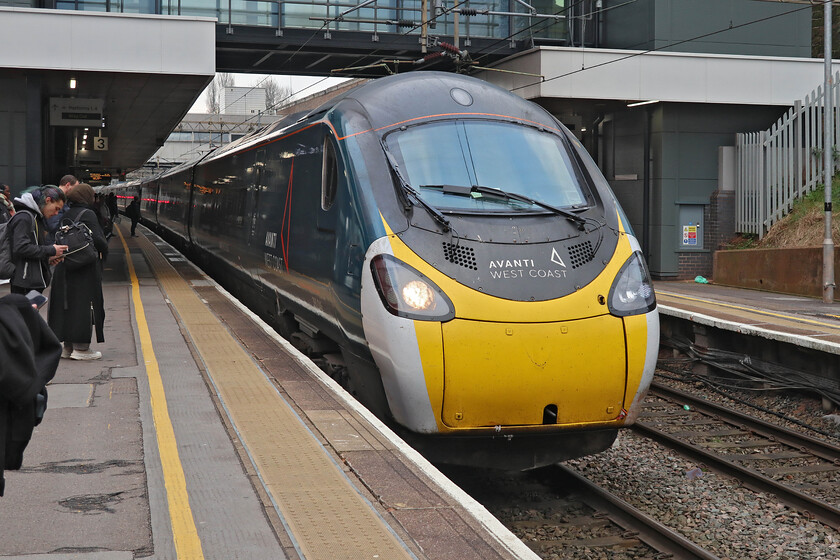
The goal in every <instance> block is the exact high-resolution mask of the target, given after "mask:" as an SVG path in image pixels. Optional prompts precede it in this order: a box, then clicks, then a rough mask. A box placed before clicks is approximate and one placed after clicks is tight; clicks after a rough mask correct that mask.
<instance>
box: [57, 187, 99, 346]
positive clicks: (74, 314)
mask: <svg viewBox="0 0 840 560" xmlns="http://www.w3.org/2000/svg"><path fill="white" fill-rule="evenodd" d="M61 222H62V225H60V226H59V230H60V231H63V230H64V228H63V227H62V226H63V225H66V224H71V223H78V224H81V225H83V226H84V227H86V228H87V229H88V230H89V231H90V233H91V238H92V241H93V245H94V247H95V248H96V251H97V252H98V254H99V258H97V259H95V260H94V261H93V262H90V263H89V264H81V265H76V266H71V262H70V261H69V260H68V259H70V258H71V257H70V256H69V254H68V256H67V258H66V259H64V260H62V262H60V263H58V265H57V266H56V267H55V273H54V276H53V283H52V289H51V291H50V296H51V297H50V307H49V310H48V313H47V322H48V323H49V325H50V328H51V329H52V330H53V332H54V333H55V335H56V336H57V337H58V340H60V341H63V342H64V349H63V351H62V353H61V357H62V358H70V359H72V360H99V359H100V358H102V353H101V352H97V351H94V350H91V349H90V341H91V325H93V326H94V327H95V330H96V342H99V343H101V342H105V335H104V325H105V304H104V300H103V297H102V264H101V263H102V262H103V261H104V260H105V258H106V257H107V256H108V240H107V239H106V238H105V233H104V232H103V231H102V227H101V226H100V225H99V219H98V217H97V215H96V211H95V209H94V193H93V188H92V187H91V186H90V185H88V184H87V183H79V184H78V185H76V186H75V187H74V188H73V190H72V191H70V194H69V195H67V210H66V211H65V212H64V216H63V217H62V219H61Z"/></svg>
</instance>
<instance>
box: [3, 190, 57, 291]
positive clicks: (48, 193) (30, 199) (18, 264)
mask: <svg viewBox="0 0 840 560" xmlns="http://www.w3.org/2000/svg"><path fill="white" fill-rule="evenodd" d="M66 200H67V197H66V196H65V195H64V193H63V192H62V191H61V189H59V188H58V187H56V186H54V185H45V186H43V187H37V188H35V189H33V190H32V191H29V192H26V193H24V194H22V195H21V196H19V197H18V198H16V199H15V201H14V206H15V215H14V216H12V219H11V220H9V223H8V225H7V226H6V228H8V230H9V231H8V232H7V236H8V238H9V239H11V243H12V262H14V263H15V273H14V274H13V275H12V278H11V291H12V293H13V294H26V293H28V292H29V291H30V290H37V291H39V292H43V291H44V290H45V289H46V287H47V286H49V285H50V278H51V276H52V273H51V271H50V265H51V264H55V263H56V262H58V260H59V259H60V258H61V255H62V254H64V251H66V250H67V245H47V241H46V235H47V228H46V223H45V220H47V219H49V218H51V217H53V216H55V215H56V214H57V213H58V211H59V210H61V209H62V208H63V207H64V203H65V202H66Z"/></svg>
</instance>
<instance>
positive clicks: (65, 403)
mask: <svg viewBox="0 0 840 560" xmlns="http://www.w3.org/2000/svg"><path fill="white" fill-rule="evenodd" d="M95 387H96V386H95V385H94V384H93V383H83V384H82V383H68V384H66V385H50V386H49V387H48V391H47V395H48V397H49V399H48V403H49V408H50V409H53V410H54V409H56V408H74V407H75V408H79V407H86V406H90V405H91V403H92V402H93V393H94V389H95Z"/></svg>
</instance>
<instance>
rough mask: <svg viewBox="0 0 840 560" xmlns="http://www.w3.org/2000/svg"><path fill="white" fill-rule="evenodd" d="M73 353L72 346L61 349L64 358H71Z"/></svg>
mask: <svg viewBox="0 0 840 560" xmlns="http://www.w3.org/2000/svg"><path fill="white" fill-rule="evenodd" d="M71 354H73V349H72V348H67V347H66V346H65V347H63V348H62V349H61V357H62V358H69V357H70V355H71Z"/></svg>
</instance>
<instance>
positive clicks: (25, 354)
mask: <svg viewBox="0 0 840 560" xmlns="http://www.w3.org/2000/svg"><path fill="white" fill-rule="evenodd" d="M60 355H61V344H60V343H59V342H58V339H56V337H55V335H54V334H53V332H52V331H51V330H50V328H49V327H48V326H47V324H46V323H45V322H44V320H43V319H42V318H41V316H40V315H39V314H38V312H37V311H35V309H33V308H32V305H31V304H30V303H29V300H28V299H26V298H25V297H24V296H22V295H18V294H10V295H7V296H5V297H3V298H0V364H2V367H0V496H2V495H3V491H4V487H5V480H4V479H3V470H16V469H19V468H20V467H21V465H22V464H23V450H24V449H25V448H26V445H27V444H28V443H29V440H30V438H31V437H32V430H33V429H34V428H35V426H37V425H38V424H39V423H40V422H41V419H42V418H43V415H44V410H45V409H46V404H47V398H46V397H47V390H46V385H47V383H49V381H50V380H51V379H52V378H53V376H55V371H56V369H57V368H58V360H59V356H60Z"/></svg>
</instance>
